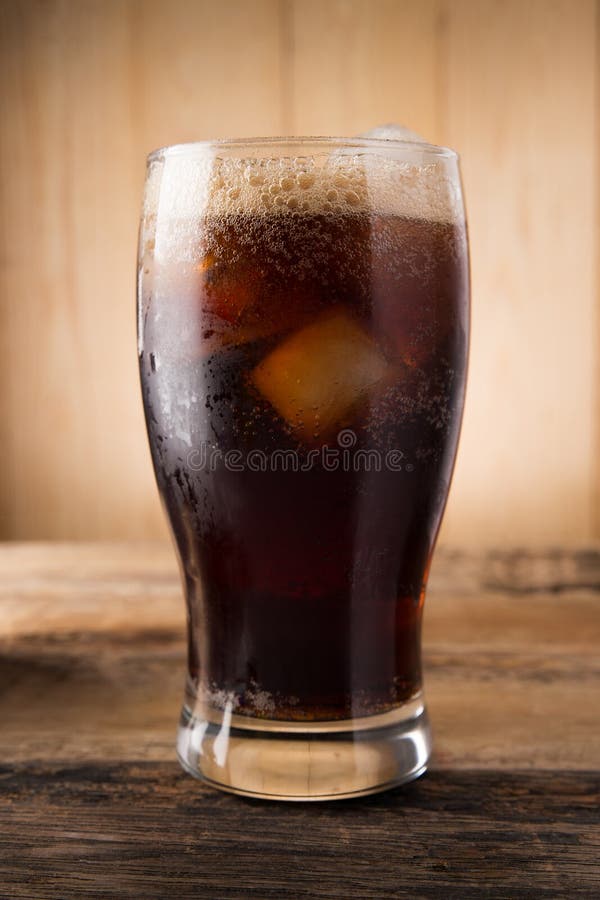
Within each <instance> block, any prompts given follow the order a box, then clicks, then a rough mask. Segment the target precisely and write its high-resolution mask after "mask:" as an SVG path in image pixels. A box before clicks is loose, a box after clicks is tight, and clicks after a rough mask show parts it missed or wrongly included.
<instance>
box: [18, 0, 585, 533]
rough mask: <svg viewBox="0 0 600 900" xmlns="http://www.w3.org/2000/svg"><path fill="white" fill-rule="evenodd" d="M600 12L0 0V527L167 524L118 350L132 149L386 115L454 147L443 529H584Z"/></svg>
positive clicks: (541, 2) (573, 4)
mask: <svg viewBox="0 0 600 900" xmlns="http://www.w3.org/2000/svg"><path fill="white" fill-rule="evenodd" d="M598 21H600V6H599V3H598V0H526V2H521V0H506V2H502V3H500V2H497V0H422V2H419V3H400V2H395V0H326V2H317V0H228V2H227V3H226V4H221V5H218V4H217V5H215V4H214V3H212V2H210V0H196V2H192V0H172V2H170V3H168V4H164V3H159V2H158V0H144V2H141V0H86V2H85V3H82V2H77V0H43V2H42V0H12V2H10V3H4V4H1V5H0V112H1V113H2V118H3V122H4V123H10V124H9V125H8V126H7V127H5V128H3V129H2V130H1V134H0V440H1V442H2V448H3V477H2V479H0V536H2V537H7V538H48V539H53V538H77V539H82V538H88V539H110V538H123V537H127V538H149V537H163V538H164V537H165V535H166V529H165V524H164V520H163V517H162V514H161V511H160V508H159V503H158V499H157V495H156V490H155V487H154V484H153V477H152V473H151V469H150V460H149V454H148V452H147V449H146V439H145V433H144V425H143V421H142V414H141V404H140V398H139V388H138V382H137V373H136V362H135V350H134V347H135V339H134V315H133V291H134V265H133V259H134V256H135V244H136V229H137V219H138V210H139V199H140V194H141V186H142V179H143V174H144V158H145V155H146V153H147V152H148V151H149V150H150V149H152V148H153V147H155V146H157V145H160V144H164V143H172V142H176V141H182V140H190V139H198V138H207V137H211V136H214V137H224V136H228V135H250V134H253V133H254V134H255V133H257V132H263V133H264V134H276V133H280V132H282V131H295V132H297V133H309V132H315V131H317V132H322V133H328V132H329V133H331V132H334V131H340V132H345V133H348V134H352V133H356V132H358V131H361V130H363V129H365V128H367V127H370V126H372V125H374V124H376V123H378V122H384V121H390V120H399V121H404V122H406V123H407V124H409V125H411V126H412V127H413V128H415V129H416V130H418V131H421V132H422V133H423V134H424V135H425V136H426V137H428V138H430V139H433V140H436V141H440V142H443V143H448V144H450V145H453V146H456V147H457V148H458V149H459V150H460V151H461V153H462V161H463V172H464V179H465V186H466V192H467V205H468V212H469V218H470V233H471V242H472V271H473V289H474V307H473V310H474V315H473V326H474V327H473V342H472V362H471V370H470V387H469V395H468V404H467V412H466V419H465V427H464V432H463V438H462V443H461V452H460V455H459V464H458V469H457V473H456V479H455V484H454V488H453V493H452V496H451V500H450V504H449V508H448V515H447V518H446V522H445V526H444V531H443V533H442V539H443V540H445V541H446V542H447V543H451V544H458V543H462V544H464V545H470V546H481V545H484V546H485V545H489V546H492V545H496V546H498V545H500V546H501V545H505V546H510V544H511V543H512V542H515V541H516V542H521V543H528V544H531V543H532V542H534V543H537V544H538V545H540V546H541V545H544V544H550V543H555V544H562V543H564V542H565V541H570V542H576V541H581V540H588V539H590V538H591V537H592V536H593V535H594V534H596V535H598V533H599V532H598V520H596V522H595V523H594V520H593V518H594V499H593V498H594V492H596V497H597V496H598V490H599V487H598V485H599V481H598V467H597V459H598V457H599V456H600V454H599V453H598V436H599V435H600V431H599V429H598V426H597V419H598V410H597V408H596V407H597V398H596V396H595V392H594V385H595V383H596V381H597V377H596V376H597V372H598V340H597V339H598V333H597V328H596V327H595V325H594V322H595V321H596V307H597V301H598V296H599V295H598V271H599V270H598V266H597V264H596V261H597V254H598V248H597V241H596V243H594V242H595V240H596V238H595V235H596V236H597V214H596V206H597V196H596V194H595V192H594V184H595V182H596V180H597V179H596V168H597V161H598V158H600V156H599V154H600V143H599V141H600V138H599V134H600V132H598V129H597V120H598V115H597V80H598V75H597V73H598V71H600V49H599V48H600V43H599V42H598V40H597V22H598ZM596 519H597V517H596Z"/></svg>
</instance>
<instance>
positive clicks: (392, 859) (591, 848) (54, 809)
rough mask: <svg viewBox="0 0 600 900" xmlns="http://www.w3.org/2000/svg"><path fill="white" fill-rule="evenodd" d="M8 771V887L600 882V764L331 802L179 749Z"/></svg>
mask: <svg viewBox="0 0 600 900" xmlns="http://www.w3.org/2000/svg"><path fill="white" fill-rule="evenodd" d="M0 777H1V779H2V780H1V781H0V784H1V785H2V788H1V790H2V803H3V810H4V812H3V816H2V821H1V823H0V840H2V846H3V850H4V851H5V854H6V855H5V861H4V864H3V865H2V867H1V868H0V872H1V874H2V877H3V884H4V892H5V893H4V894H3V896H10V897H19V898H22V897H27V898H32V900H33V898H35V900H44V898H53V900H54V898H61V900H62V898H71V897H74V898H75V897H77V898H78V897H81V896H85V897H89V896H92V897H103V898H104V897H115V898H128V897H131V898H136V900H137V898H143V900H151V898H168V897H176V898H188V897H189V898H192V897H193V898H209V900H217V898H239V900H245V898H247V897H257V898H261V900H266V898H273V900H280V898H294V900H298V898H304V897H315V898H344V900H348V898H354V897H356V898H361V900H363V898H364V900H367V898H369V900H371V898H372V900H384V898H387V897H409V898H419V897H432V898H450V897H455V898H461V900H462V898H465V900H467V898H471V897H504V898H506V897H511V898H512V897H518V898H539V897H548V898H550V897H552V898H557V897H560V898H572V897H577V896H582V897H583V896H588V897H592V896H594V891H595V892H596V896H597V892H598V891H599V890H600V870H599V863H598V858H599V856H600V834H599V831H598V803H599V802H600V775H598V773H593V774H592V773H581V774H577V775H575V774H572V773H571V774H560V775H553V774H549V775H541V774H539V773H537V774H536V773H529V774H524V773H521V774H511V773H507V772H502V773H499V772H483V773H482V772H455V771H448V770H445V771H444V770H437V771H434V772H431V773H429V774H428V775H426V776H425V777H424V778H423V779H422V780H421V781H419V782H417V783H414V784H412V785H409V786H407V787H405V788H402V789H399V790H396V791H392V792H390V793H389V794H385V795H379V796H375V797H369V798H365V799H362V800H358V801H357V800H353V801H345V802H342V803H338V804H335V803H326V804H323V805H320V804H319V805H318V806H315V805H311V804H298V805H297V804H290V805H289V806H283V805H280V804H273V803H262V802H256V801H250V800H241V799H239V798H236V797H232V796H228V795H225V794H219V793H217V792H216V791H213V790H211V789H209V788H204V787H202V786H201V785H199V784H197V783H195V782H192V781H191V780H190V778H189V776H187V775H185V774H184V773H183V772H181V771H179V770H178V767H177V766H176V765H175V764H173V763H135V764H134V763H130V764H126V763H120V764H119V763H115V764H106V763H105V764H85V765H80V766H77V765H71V766H60V765H55V766H51V765H45V766H34V767H28V766H18V767H10V768H9V767H4V770H1V769H0ZM7 835H8V837H7ZM8 841H10V848H9V847H8V846H7V842H8Z"/></svg>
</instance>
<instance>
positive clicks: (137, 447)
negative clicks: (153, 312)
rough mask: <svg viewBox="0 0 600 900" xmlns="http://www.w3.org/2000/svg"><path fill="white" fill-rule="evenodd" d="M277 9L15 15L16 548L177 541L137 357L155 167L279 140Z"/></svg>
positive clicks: (8, 529) (4, 230)
mask: <svg viewBox="0 0 600 900" xmlns="http://www.w3.org/2000/svg"><path fill="white" fill-rule="evenodd" d="M278 9H279V7H278V2H277V0H252V2H244V0H233V2H229V3H228V4H227V9H226V12H225V13H223V8H222V7H219V6H216V5H215V4H214V3H210V2H208V0H200V2H195V3H189V2H186V0H172V2H170V3H169V4H166V5H165V4H164V3H159V2H155V0H148V2H143V3H139V2H136V0H86V2H85V3H80V2H77V0H45V2H43V3H40V2H35V0H15V2H14V3H12V2H11V3H8V4H2V8H1V11H0V16H1V19H0V111H1V112H2V118H3V122H5V123H7V122H9V123H10V127H6V128H3V129H2V133H1V136H0V194H1V196H2V203H1V204H0V209H1V213H0V216H1V218H0V256H1V258H2V266H1V268H0V296H1V298H2V299H1V306H2V313H1V315H2V323H1V324H2V326H3V327H2V344H1V346H0V350H1V353H0V384H1V390H0V423H1V425H0V427H1V428H2V431H1V432H0V439H1V441H2V448H3V472H4V477H3V479H2V482H1V484H0V537H11V538H18V537H21V536H27V537H29V538H37V537H45V536H46V537H54V538H60V537H72V538H73V537H75V538H83V537H92V538H109V537H113V538H115V537H123V536H129V537H135V536H146V537H148V536H157V535H160V536H163V537H164V535H165V533H166V530H165V525H164V520H163V516H162V514H161V511H160V509H159V504H158V500H157V496H156V489H155V487H154V483H153V477H152V474H151V469H150V461H149V454H148V451H147V447H146V437H145V430H144V425H143V421H142V412H141V402H140V391H139V385H138V376H137V372H136V357H135V316H134V313H133V304H134V299H133V298H134V291H135V277H134V273H135V264H134V260H135V248H136V242H137V224H138V216H139V205H140V199H141V189H142V183H143V177H144V166H145V156H146V154H147V153H148V151H149V150H151V149H153V148H154V147H155V146H157V145H160V144H164V143H173V142H177V141H181V140H189V139H199V138H208V137H213V136H215V137H219V136H224V135H226V134H234V135H235V134H242V135H243V134H249V133H252V132H254V131H255V130H259V131H265V132H267V133H272V132H278V131H279V130H280V128H281V124H280V123H281V94H280V82H279V74H280V66H281V60H280V48H279V19H278Z"/></svg>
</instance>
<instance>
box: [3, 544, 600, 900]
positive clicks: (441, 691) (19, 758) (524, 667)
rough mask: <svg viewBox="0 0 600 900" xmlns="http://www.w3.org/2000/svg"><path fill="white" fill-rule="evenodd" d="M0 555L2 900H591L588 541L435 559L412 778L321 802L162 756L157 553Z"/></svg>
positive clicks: (177, 633)
mask: <svg viewBox="0 0 600 900" xmlns="http://www.w3.org/2000/svg"><path fill="white" fill-rule="evenodd" d="M0 572H1V574H2V579H1V586H0V723H1V724H0V804H1V805H0V810H1V814H0V897H2V898H3V900H4V898H5V897H6V898H22V897H27V898H35V900H43V898H61V900H62V898H64V900H66V898H71V897H81V896H85V897H102V898H109V897H115V898H136V900H138V898H139V900H151V898H168V897H174V898H187V897H190V898H191V897H193V898H208V900H216V898H247V897H257V898H261V900H267V898H273V900H275V898H277V900H280V898H294V900H295V898H305V897H315V898H337V897H339V898H345V900H347V898H355V897H356V898H373V900H381V898H388V897H411V898H418V897H436V898H437V897H440V898H448V897H450V898H451V897H456V898H470V897H483V896H485V897H519V898H520V897H532V898H533V897H535V898H539V897H552V898H556V897H561V898H562V897H565V898H571V897H579V896H582V897H584V896H585V897H598V896H600V690H599V688H600V663H599V647H600V551H598V550H593V549H585V550H579V551H577V552H553V553H543V554H542V553H537V554H534V553H527V552H521V551H519V552H514V553H510V554H506V553H492V554H488V555H486V556H475V555H465V554H460V553H455V554H452V553H449V552H440V553H439V554H438V555H437V557H436V561H435V565H434V571H433V574H432V579H431V587H430V592H429V598H428V603H427V612H426V627H425V635H424V646H425V659H426V690H427V695H428V700H429V708H430V712H431V716H432V720H433V725H434V734H435V740H436V750H435V755H434V760H433V763H432V765H431V768H430V771H429V773H428V774H427V775H426V776H425V777H424V778H422V779H421V780H420V781H418V782H415V783H413V784H411V785H409V786H406V787H404V788H400V789H397V790H395V791H392V792H390V793H387V794H381V795H377V796H373V797H369V798H364V799H360V800H352V801H343V802H338V803H326V804H289V805H286V804H276V803H263V802H259V801H252V800H243V799H240V798H236V797H233V796H229V795H226V794H220V793H217V792H216V791H213V790H211V789H209V788H205V787H203V786H202V785H200V784H199V783H197V782H195V781H194V780H192V779H191V778H189V776H186V775H184V774H183V773H182V772H181V770H180V769H179V766H178V765H177V763H176V761H175V757H174V746H173V744H174V732H175V726H176V721H177V718H178V712H179V705H180V700H181V693H182V682H183V671H184V641H183V628H184V616H183V603H182V600H181V596H180V588H179V581H178V576H177V572H176V567H175V563H174V560H173V555H172V552H171V550H170V548H168V547H164V546H162V545H158V546H157V545H148V544H143V545H114V544H111V545H108V544H102V545H98V544H96V545H86V544H61V545H46V544H12V545H4V546H1V547H0Z"/></svg>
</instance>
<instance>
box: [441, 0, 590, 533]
mask: <svg viewBox="0 0 600 900" xmlns="http://www.w3.org/2000/svg"><path fill="white" fill-rule="evenodd" d="M440 9H441V20H440V25H441V27H440V34H439V55H438V62H439V66H440V68H439V79H438V84H439V89H440V109H441V110H442V120H441V135H440V136H441V139H442V140H443V141H444V142H445V143H448V144H449V145H450V146H455V147H457V148H458V149H459V150H460V152H461V154H462V164H463V173H464V181H465V189H466V197H467V209H468V215H469V223H470V239H471V251H472V276H473V334H472V344H471V366H470V383H469V389H468V400H467V408H466V417H465V423H464V429H463V436H462V439H461V448H460V453H459V461H458V466H457V471H456V477H455V481H454V486H453V492H452V499H451V502H450V505H449V508H448V514H447V518H446V522H445V526H444V531H443V538H444V539H445V540H447V541H448V542H456V541H458V540H460V541H467V542H469V544H471V545H481V544H487V545H488V546H489V545H493V544H505V543H507V542H510V541H512V542H517V543H518V542H523V543H530V544H531V543H536V544H537V545H543V544H549V543H555V544H560V543H564V542H565V541H571V542H573V541H575V540H577V539H579V540H586V539H588V538H590V537H591V535H592V534H593V527H594V526H593V487H594V483H595V478H596V475H597V470H596V462H595V456H596V454H595V453H594V442H593V439H594V421H595V418H596V416H597V409H596V408H595V403H596V400H595V395H594V385H595V383H596V378H595V373H596V368H595V367H596V354H597V346H596V344H597V340H596V339H597V334H596V333H595V332H594V329H593V328H591V323H592V322H593V321H595V306H596V302H597V285H596V283H595V280H594V279H595V275H594V258H595V251H596V248H595V247H594V229H595V221H596V209H595V197H594V190H593V188H592V185H594V184H595V183H596V171H597V148H596V144H595V141H596V135H595V122H596V112H597V103H598V101H597V96H596V95H595V72H596V67H597V59H596V45H595V11H596V4H595V2H593V0H576V2H572V0H527V2H522V0H506V2H502V3H499V2H495V0H483V2H470V0H458V2H455V0H443V2H442V3H441V7H440Z"/></svg>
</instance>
